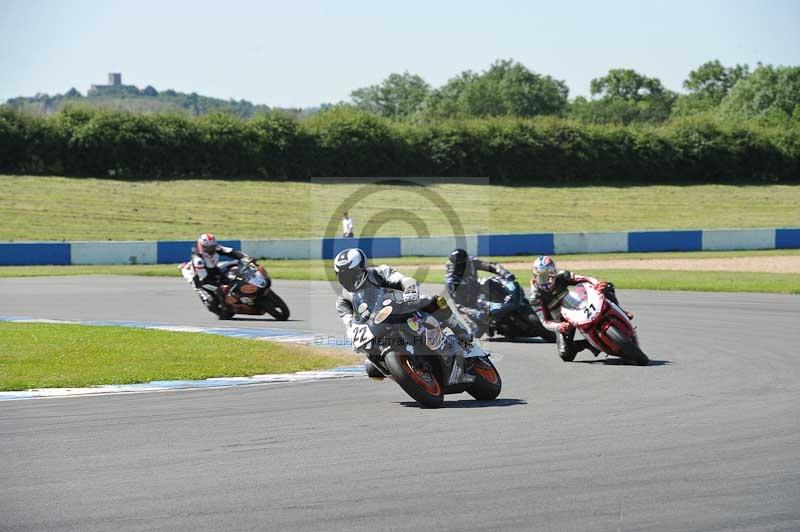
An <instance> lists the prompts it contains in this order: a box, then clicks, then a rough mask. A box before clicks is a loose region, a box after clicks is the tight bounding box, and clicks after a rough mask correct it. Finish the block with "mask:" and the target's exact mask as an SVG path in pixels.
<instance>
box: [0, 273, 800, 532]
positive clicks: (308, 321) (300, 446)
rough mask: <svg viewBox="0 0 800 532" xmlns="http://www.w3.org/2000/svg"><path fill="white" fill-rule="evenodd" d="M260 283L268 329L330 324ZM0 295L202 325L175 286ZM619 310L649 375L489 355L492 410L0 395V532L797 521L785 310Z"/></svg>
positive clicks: (734, 526)
mask: <svg viewBox="0 0 800 532" xmlns="http://www.w3.org/2000/svg"><path fill="white" fill-rule="evenodd" d="M276 290H277V291H278V293H279V294H281V295H282V296H283V297H284V298H285V299H286V300H287V302H288V303H289V306H290V307H291V309H292V313H293V318H294V319H296V320H297V321H290V322H288V323H285V324H278V325H277V326H279V327H292V328H297V329H303V330H314V331H319V332H321V333H325V334H340V333H341V330H340V324H339V322H338V319H337V318H336V317H335V314H334V311H333V292H332V291H331V289H330V287H329V286H328V285H327V284H325V283H303V282H288V281H277V282H276ZM0 292H1V293H2V294H3V297H2V298H1V299H0V315H14V316H31V317H42V318H61V319H87V320H89V319H91V320H109V319H119V320H141V321H153V322H162V323H174V324H192V325H206V324H207V325H215V326H216V325H219V324H220V322H218V321H217V320H216V319H214V317H213V316H212V315H210V314H208V313H207V312H206V311H205V309H204V308H202V306H201V305H200V304H199V302H198V301H197V300H196V296H194V295H193V294H192V293H191V291H190V290H189V288H188V287H187V285H186V283H185V282H184V281H183V280H182V279H181V278H179V277H176V278H175V279H161V278H143V277H139V278H127V277H92V278H80V277H64V278H38V279H36V278H31V279H2V280H0ZM620 299H621V300H622V302H623V303H624V304H625V306H626V308H628V309H629V310H631V311H633V312H634V313H635V314H636V320H635V321H636V323H638V326H639V330H640V338H641V342H642V346H643V348H644V350H645V351H646V352H647V353H648V354H649V355H650V358H651V359H653V360H654V363H653V365H651V366H648V367H634V366H627V365H621V364H618V363H615V362H612V361H609V362H604V361H603V360H595V359H594V358H593V357H592V356H591V354H589V353H588V352H584V353H583V354H581V355H579V357H578V361H577V362H575V363H571V364H565V363H563V362H561V361H560V359H559V358H558V357H557V355H556V354H555V348H554V346H553V345H550V344H540V343H510V342H491V343H489V344H488V345H489V346H490V348H491V349H492V350H493V351H494V352H495V353H496V355H497V356H496V358H495V363H496V365H497V366H498V369H499V370H500V373H501V375H502V376H503V379H504V387H503V393H502V394H501V397H500V399H499V400H498V401H495V402H492V403H479V402H476V401H473V400H472V399H471V398H470V397H469V396H467V395H466V394H464V395H461V396H449V400H448V401H447V403H446V404H447V408H442V409H440V410H423V409H420V408H418V407H417V406H416V404H415V403H413V402H412V401H411V400H410V399H409V398H408V397H407V396H406V395H405V394H404V393H403V392H402V391H401V390H400V388H399V387H398V386H397V385H395V384H394V383H393V382H389V381H384V382H377V381H370V380H368V379H366V378H353V379H343V380H337V381H326V382H313V383H305V384H286V385H284V384H279V385H256V386H248V387H240V388H226V389H212V390H188V391H175V392H163V393H149V394H148V393H144V394H128V395H105V396H92V397H74V398H65V399H34V400H20V401H7V402H3V403H0V479H1V482H2V489H1V490H0V530H3V531H15V530H37V531H43V530H59V531H64V530H75V531H95V530H96V531H103V532H106V531H109V530H114V531H133V530H226V531H227V530H342V531H352V530H359V531H360V530H363V531H376V530H414V531H416V530H436V531H449V530H452V531H463V530H545V531H546V530H553V531H564V530H575V531H589V530H591V531H602V530H613V531H618V530H636V531H639V530H702V531H713V530H753V531H756V530H757V531H762V530H787V531H788V530H798V529H800V369H799V368H800V364H799V363H798V349H797V338H798V324H800V319H799V318H800V297H797V296H779V295H753V294H701V293H677V292H676V293H658V292H643V291H632V292H624V291H623V292H621V293H620ZM237 324H238V325H240V326H241V325H242V324H246V325H247V326H248V327H259V326H263V327H275V326H276V324H275V323H274V322H272V321H270V320H260V319H259V320H255V321H247V322H239V323H237Z"/></svg>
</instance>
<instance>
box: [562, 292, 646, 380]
mask: <svg viewBox="0 0 800 532" xmlns="http://www.w3.org/2000/svg"><path fill="white" fill-rule="evenodd" d="M561 315H562V316H563V318H564V319H565V320H566V321H567V322H569V323H571V324H572V326H573V327H575V328H576V329H577V330H579V331H580V332H581V334H583V336H584V337H585V338H586V339H587V340H588V341H589V343H590V344H592V346H594V347H595V348H596V349H599V350H600V351H603V352H605V353H607V354H609V355H612V356H615V357H620V358H624V359H626V360H630V361H631V362H635V363H636V364H639V365H640V366H646V365H647V364H649V363H650V359H649V358H647V355H645V354H644V352H643V351H642V350H641V348H639V339H638V338H637V337H636V327H634V325H633V323H631V320H629V319H628V316H626V315H625V312H623V311H622V309H621V308H619V306H617V305H615V304H614V303H613V302H612V301H611V300H609V299H607V298H606V296H605V295H603V293H602V292H600V291H599V290H597V288H595V287H594V285H592V284H591V283H579V284H577V285H575V286H570V287H569V293H567V295H565V296H564V299H563V300H562V302H561Z"/></svg>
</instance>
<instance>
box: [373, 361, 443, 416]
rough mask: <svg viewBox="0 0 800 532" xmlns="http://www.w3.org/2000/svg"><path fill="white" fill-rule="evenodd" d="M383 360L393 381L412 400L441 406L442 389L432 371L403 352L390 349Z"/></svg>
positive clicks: (431, 406) (429, 406)
mask: <svg viewBox="0 0 800 532" xmlns="http://www.w3.org/2000/svg"><path fill="white" fill-rule="evenodd" d="M385 360H386V367H387V368H389V372H390V373H391V374H392V377H394V380H395V382H396V383H397V384H399V385H400V387H401V388H402V389H403V390H404V391H405V392H406V393H407V394H408V395H410V396H411V397H412V398H413V399H414V400H416V401H417V402H418V403H419V404H421V405H422V406H426V407H428V408H439V407H440V406H442V403H444V390H443V389H442V385H441V384H440V383H439V380H438V379H437V377H436V375H435V374H434V373H433V372H432V371H430V370H429V369H426V368H423V367H421V364H419V363H418V362H417V361H412V360H411V358H410V357H409V356H408V354H406V353H403V352H397V351H392V352H390V353H388V354H387V355H386V358H385Z"/></svg>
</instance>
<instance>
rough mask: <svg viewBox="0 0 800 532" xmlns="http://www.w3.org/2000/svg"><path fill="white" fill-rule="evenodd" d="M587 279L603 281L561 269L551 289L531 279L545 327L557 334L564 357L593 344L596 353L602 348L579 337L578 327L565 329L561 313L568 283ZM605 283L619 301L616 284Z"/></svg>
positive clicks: (535, 306)
mask: <svg viewBox="0 0 800 532" xmlns="http://www.w3.org/2000/svg"><path fill="white" fill-rule="evenodd" d="M587 282H588V283H591V284H593V285H595V286H597V285H598V284H600V281H598V280H597V279H595V278H594V277H589V276H587V275H578V274H573V273H572V272H570V271H567V270H561V271H559V272H558V274H556V276H555V278H553V281H552V282H551V283H550V286H549V287H548V289H547V290H545V289H544V288H542V287H541V286H539V285H538V284H537V283H536V281H535V280H534V279H531V295H530V303H531V306H532V307H533V310H534V312H536V315H537V316H538V317H539V321H540V322H541V323H542V325H543V326H544V328H545V329H547V330H549V331H552V332H554V333H555V334H556V344H557V347H558V354H559V355H560V356H561V358H562V359H564V360H572V359H573V358H574V357H575V355H576V354H577V353H578V352H580V351H582V350H584V349H586V348H589V349H590V350H591V351H592V352H593V353H594V354H595V355H597V354H599V351H597V350H596V349H595V348H594V347H592V346H591V345H590V344H589V342H588V341H587V340H585V339H581V340H577V341H576V340H575V328H574V327H572V326H570V327H568V328H566V330H565V331H564V332H562V330H563V329H564V327H563V326H562V324H564V323H566V322H565V321H564V319H563V317H562V316H561V302H562V300H563V299H564V296H566V295H567V291H568V290H567V287H569V286H574V285H576V284H579V283H587ZM603 285H605V288H604V289H603V293H604V294H605V296H606V297H607V298H608V299H609V300H610V301H612V302H613V303H615V304H616V305H619V301H618V300H617V295H616V292H615V290H614V285H612V284H611V283H602V284H601V286H603ZM628 316H629V317H633V315H632V314H630V313H628Z"/></svg>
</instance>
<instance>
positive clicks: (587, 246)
mask: <svg viewBox="0 0 800 532" xmlns="http://www.w3.org/2000/svg"><path fill="white" fill-rule="evenodd" d="M462 241H463V242H465V243H466V245H467V247H468V252H469V253H471V254H477V255H483V256H504V255H505V256H513V255H541V254H547V255H549V254H555V253H560V254H564V253H596V252H608V251H621V252H654V251H700V250H704V249H705V250H729V249H730V250H733V249H800V228H796V227H788V228H781V229H713V230H707V231H701V230H696V231H632V232H628V233H625V232H617V233H531V234H518V235H467V236H466V237H464V238H462V239H456V238H455V237H452V236H450V237H432V238H417V237H402V238H401V237H374V238H316V239H314V238H309V239H298V240H246V241H240V240H225V241H222V242H221V243H222V244H223V245H226V246H230V247H233V248H236V249H242V250H243V251H244V252H245V253H249V254H251V255H253V256H255V257H259V256H262V255H261V254H263V255H264V256H266V257H267V258H273V259H309V258H313V259H316V258H323V259H326V260H330V259H332V258H333V257H334V256H335V255H336V254H337V253H338V252H339V251H341V250H343V249H346V248H349V247H360V248H361V249H363V250H364V251H365V252H366V253H367V255H368V256H369V257H371V258H372V257H374V258H392V257H402V256H404V255H409V256H410V255H415V254H424V255H431V254H432V253H434V252H437V253H438V255H439V256H445V255H447V253H449V252H450V251H451V246H455V245H456V243H460V242H462ZM194 244H195V242H194V241H193V240H181V241H159V242H152V241H151V242H143V241H135V242H72V243H70V242H0V265H3V266H10V265H23V266H24V265H37V264H55V265H65V264H129V263H133V262H136V263H138V264H151V263H153V262H156V263H158V264H177V263H180V262H183V261H185V260H187V259H188V258H189V256H190V253H191V250H192V246H194ZM461 245H463V244H461ZM404 251H405V253H404ZM114 261H117V262H114Z"/></svg>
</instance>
